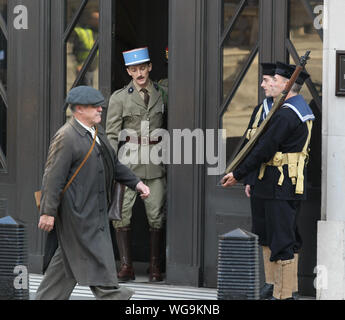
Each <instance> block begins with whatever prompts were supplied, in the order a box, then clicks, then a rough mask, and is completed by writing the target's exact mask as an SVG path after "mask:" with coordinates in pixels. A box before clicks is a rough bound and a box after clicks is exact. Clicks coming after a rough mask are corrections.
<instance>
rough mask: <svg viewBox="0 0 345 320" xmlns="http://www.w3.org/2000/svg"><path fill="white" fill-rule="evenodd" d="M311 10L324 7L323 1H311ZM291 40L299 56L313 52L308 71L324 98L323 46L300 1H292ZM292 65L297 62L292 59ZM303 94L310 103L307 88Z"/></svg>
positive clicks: (311, 20)
mask: <svg viewBox="0 0 345 320" xmlns="http://www.w3.org/2000/svg"><path fill="white" fill-rule="evenodd" d="M309 3H310V5H311V9H312V10H314V8H315V7H316V6H318V5H322V4H323V1H322V0H318V1H309ZM290 40H291V42H292V44H293V45H294V47H295V48H296V50H297V52H298V55H299V56H302V55H304V54H305V52H306V51H307V50H311V59H310V60H309V61H308V64H307V67H306V68H307V70H308V72H309V73H310V76H311V80H312V81H313V83H314V85H315V87H316V89H317V91H318V93H319V96H320V97H321V96H322V57H323V44H322V40H321V38H320V35H319V34H318V32H317V30H316V28H315V25H314V20H313V19H312V18H311V17H310V15H308V12H307V11H306V8H305V7H304V5H303V4H302V2H301V1H300V0H291V1H290ZM290 63H292V64H295V61H294V60H293V59H292V58H291V57H290ZM301 94H303V95H304V97H305V98H306V100H307V101H308V102H310V101H311V100H312V96H311V94H310V92H309V90H308V88H307V86H303V89H302V92H301Z"/></svg>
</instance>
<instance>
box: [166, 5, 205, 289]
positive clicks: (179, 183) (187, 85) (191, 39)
mask: <svg viewBox="0 0 345 320" xmlns="http://www.w3.org/2000/svg"><path fill="white" fill-rule="evenodd" d="M208 2H211V1H207V0H194V1H183V0H170V1H169V18H170V20H169V108H168V110H169V115H168V119H169V121H168V122H169V123H168V127H169V131H170V136H171V137H172V130H173V129H181V130H183V129H185V128H189V129H191V130H194V129H196V128H202V129H204V128H205V112H204V108H205V99H204V97H205V92H206V91H205V90H206V86H205V65H204V62H205V46H206V38H205V16H206V7H207V3H208ZM183 156H184V155H183V154H182V159H183ZM203 170H204V168H203V166H202V165H199V166H198V165H173V164H172V165H170V166H169V168H168V213H167V282H168V283H171V284H181V285H191V286H199V285H201V284H202V278H203V269H202V265H203V254H204V250H203V226H204V220H203V219H204V199H205V197H204V181H203V180H204V174H203ZM206 254H207V253H206Z"/></svg>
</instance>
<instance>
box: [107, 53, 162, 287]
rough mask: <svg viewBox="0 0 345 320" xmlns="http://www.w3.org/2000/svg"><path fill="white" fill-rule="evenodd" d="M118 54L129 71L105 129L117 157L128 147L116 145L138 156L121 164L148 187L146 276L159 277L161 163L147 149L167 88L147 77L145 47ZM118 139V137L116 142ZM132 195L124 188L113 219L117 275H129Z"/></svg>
mask: <svg viewBox="0 0 345 320" xmlns="http://www.w3.org/2000/svg"><path fill="white" fill-rule="evenodd" d="M123 55H124V59H125V64H126V67H127V72H128V74H129V75H130V76H131V77H132V81H131V82H130V83H129V84H128V85H127V86H126V87H124V88H123V89H121V90H118V91H116V92H115V93H114V94H113V95H112V96H111V98H110V101H109V108H108V113H107V121H106V128H107V129H106V133H107V136H108V139H109V141H110V143H111V145H112V147H113V148H114V149H115V151H116V152H117V153H118V156H119V159H120V161H121V162H122V163H124V164H127V163H128V161H127V162H126V159H127V158H126V156H127V155H128V153H126V152H121V151H123V150H126V149H127V151H131V150H132V152H133V150H134V154H135V155H137V156H138V158H137V159H135V160H137V161H132V162H129V163H128V164H127V165H128V167H129V168H131V169H132V171H133V172H134V173H135V174H136V175H137V176H138V177H140V178H141V179H142V180H143V181H144V183H146V184H147V185H148V186H149V187H150V189H151V197H150V198H149V199H145V201H144V204H145V209H146V215H147V219H148V222H149V225H150V276H149V280H150V281H152V282H153V281H162V275H161V271H160V255H161V252H160V251H161V250H160V247H161V242H162V234H163V233H162V228H163V226H164V220H165V216H164V205H165V201H166V176H165V175H166V171H165V167H164V165H163V164H162V163H160V164H154V163H152V161H151V158H150V154H151V152H152V149H153V148H157V147H160V145H159V144H160V143H161V142H160V139H157V138H154V137H152V132H153V131H154V130H156V129H161V128H163V124H164V118H165V113H166V109H165V104H164V101H163V100H165V99H163V96H165V95H166V94H167V89H166V87H164V88H163V87H162V86H159V85H158V84H156V83H153V82H152V81H151V80H150V78H149V73H150V71H151V70H152V64H151V62H150V58H149V54H148V49H147V48H140V49H135V50H131V51H127V52H124V53H123ZM163 90H164V91H163ZM122 130H127V133H126V135H125V136H124V137H122V136H121V135H120V132H121V131H122ZM130 132H132V134H131V133H130ZM121 141H123V142H122V143H121ZM123 143H124V144H123ZM129 149H131V150H129ZM132 160H133V159H132ZM155 163H156V162H155ZM136 197H137V193H136V192H135V191H132V190H131V189H129V188H126V191H125V195H124V200H123V207H122V220H121V221H114V222H113V225H114V228H115V229H116V239H117V244H118V249H119V253H120V258H121V268H120V271H119V273H118V278H119V280H122V281H128V280H134V279H135V274H134V269H133V265H132V257H131V249H130V247H131V217H132V207H133V205H134V203H135V200H136Z"/></svg>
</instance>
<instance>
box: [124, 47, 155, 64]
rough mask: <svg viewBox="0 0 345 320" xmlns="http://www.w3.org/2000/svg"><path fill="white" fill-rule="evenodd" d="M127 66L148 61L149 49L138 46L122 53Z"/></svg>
mask: <svg viewBox="0 0 345 320" xmlns="http://www.w3.org/2000/svg"><path fill="white" fill-rule="evenodd" d="M122 54H123V58H124V60H125V65H126V66H127V67H129V66H134V65H137V64H142V63H145V62H149V61H150V55H149V49H148V48H147V47H146V48H139V49H134V50H130V51H125V52H123V53H122Z"/></svg>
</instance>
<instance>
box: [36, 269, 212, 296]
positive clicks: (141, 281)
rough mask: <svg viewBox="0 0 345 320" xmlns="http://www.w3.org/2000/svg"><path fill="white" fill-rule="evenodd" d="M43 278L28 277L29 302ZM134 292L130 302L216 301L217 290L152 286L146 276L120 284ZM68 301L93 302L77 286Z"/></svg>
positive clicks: (163, 285) (162, 283)
mask: <svg viewBox="0 0 345 320" xmlns="http://www.w3.org/2000/svg"><path fill="white" fill-rule="evenodd" d="M42 278H43V276H42V275H38V274H30V275H29V291H30V300H34V299H35V294H36V291H37V289H38V287H39V285H40V283H41V281H42ZM121 285H124V286H126V287H128V288H131V289H133V290H134V291H135V294H134V296H133V297H132V298H131V300H217V289H210V288H195V287H185V286H174V285H167V284H166V283H164V282H160V283H157V284H152V283H149V282H148V281H147V276H140V275H139V276H136V280H135V281H133V282H127V283H120V286H121ZM70 300H95V298H94V296H93V294H92V292H91V290H90V288H89V287H83V286H79V285H77V286H76V287H75V289H74V291H73V293H72V295H71V298H70Z"/></svg>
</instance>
